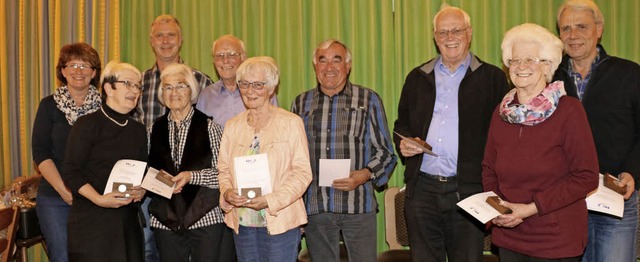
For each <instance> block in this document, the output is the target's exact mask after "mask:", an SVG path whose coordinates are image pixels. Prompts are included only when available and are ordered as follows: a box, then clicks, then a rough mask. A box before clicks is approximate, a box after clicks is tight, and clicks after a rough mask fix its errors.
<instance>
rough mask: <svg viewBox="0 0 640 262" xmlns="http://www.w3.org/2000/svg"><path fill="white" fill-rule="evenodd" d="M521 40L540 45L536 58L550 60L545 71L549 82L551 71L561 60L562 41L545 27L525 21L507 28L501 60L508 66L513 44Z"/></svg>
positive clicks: (551, 75) (553, 70) (511, 56)
mask: <svg viewBox="0 0 640 262" xmlns="http://www.w3.org/2000/svg"><path fill="white" fill-rule="evenodd" d="M523 42H527V43H535V44H537V45H538V46H539V47H540V51H539V54H538V58H540V59H544V60H548V61H549V62H551V67H550V72H546V73H545V77H546V80H547V82H551V77H553V72H555V71H556V69H557V68H558V65H560V62H561V61H562V49H563V47H564V46H563V44H562V41H561V40H560V39H559V38H558V37H557V36H556V35H554V34H553V33H551V32H550V31H549V30H547V29H546V28H544V27H542V26H539V25H536V24H531V23H526V24H521V25H517V26H514V27H513V28H511V29H509V31H507V33H506V34H505V35H504V39H502V46H501V47H502V62H503V63H504V64H505V66H507V67H509V63H508V61H509V59H511V58H513V53H512V52H513V46H514V45H516V44H520V43H523Z"/></svg>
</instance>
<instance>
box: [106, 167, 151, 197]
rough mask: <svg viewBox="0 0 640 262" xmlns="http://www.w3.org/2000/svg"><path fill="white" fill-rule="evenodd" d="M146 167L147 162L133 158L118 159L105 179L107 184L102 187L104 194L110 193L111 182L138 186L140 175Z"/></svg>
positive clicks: (141, 175)
mask: <svg viewBox="0 0 640 262" xmlns="http://www.w3.org/2000/svg"><path fill="white" fill-rule="evenodd" d="M146 167H147V162H144V161H138V160H133V159H120V160H118V162H116V164H115V165H113V168H112V169H111V174H109V179H108V180H107V186H105V188H104V193H103V195H104V194H108V193H111V191H112V189H113V183H114V182H117V183H131V184H133V185H134V186H139V185H140V183H142V177H143V176H144V170H145V168H146Z"/></svg>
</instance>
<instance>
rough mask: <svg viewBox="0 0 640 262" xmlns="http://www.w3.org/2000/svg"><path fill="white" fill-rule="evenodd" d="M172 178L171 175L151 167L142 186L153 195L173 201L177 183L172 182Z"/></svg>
mask: <svg viewBox="0 0 640 262" xmlns="http://www.w3.org/2000/svg"><path fill="white" fill-rule="evenodd" d="M171 178H173V177H172V176H171V175H170V174H168V173H166V172H164V171H158V169H155V168H153V167H149V171H147V174H146V175H145V176H144V180H142V184H141V185H140V186H141V187H142V188H144V189H146V190H149V191H151V192H153V193H156V194H158V195H161V196H163V197H166V198H168V199H171V196H173V189H174V188H175V187H176V183H175V182H173V181H171Z"/></svg>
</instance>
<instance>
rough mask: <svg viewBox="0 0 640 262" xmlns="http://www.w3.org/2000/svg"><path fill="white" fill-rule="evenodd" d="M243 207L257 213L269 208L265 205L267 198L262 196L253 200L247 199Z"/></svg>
mask: <svg viewBox="0 0 640 262" xmlns="http://www.w3.org/2000/svg"><path fill="white" fill-rule="evenodd" d="M244 206H245V207H248V208H251V209H253V210H256V211H259V210H262V209H265V208H267V207H269V203H267V198H266V197H264V196H259V197H256V198H254V199H249V200H248V201H247V203H245V204H244Z"/></svg>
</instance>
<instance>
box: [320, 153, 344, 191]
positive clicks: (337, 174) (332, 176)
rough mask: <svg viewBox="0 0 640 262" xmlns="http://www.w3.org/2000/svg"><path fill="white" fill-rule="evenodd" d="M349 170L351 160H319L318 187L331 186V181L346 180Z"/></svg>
mask: <svg viewBox="0 0 640 262" xmlns="http://www.w3.org/2000/svg"><path fill="white" fill-rule="evenodd" d="M350 170H351V159H320V174H319V175H318V178H319V179H318V186H331V184H333V180H336V179H341V178H347V177H349V173H350Z"/></svg>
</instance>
